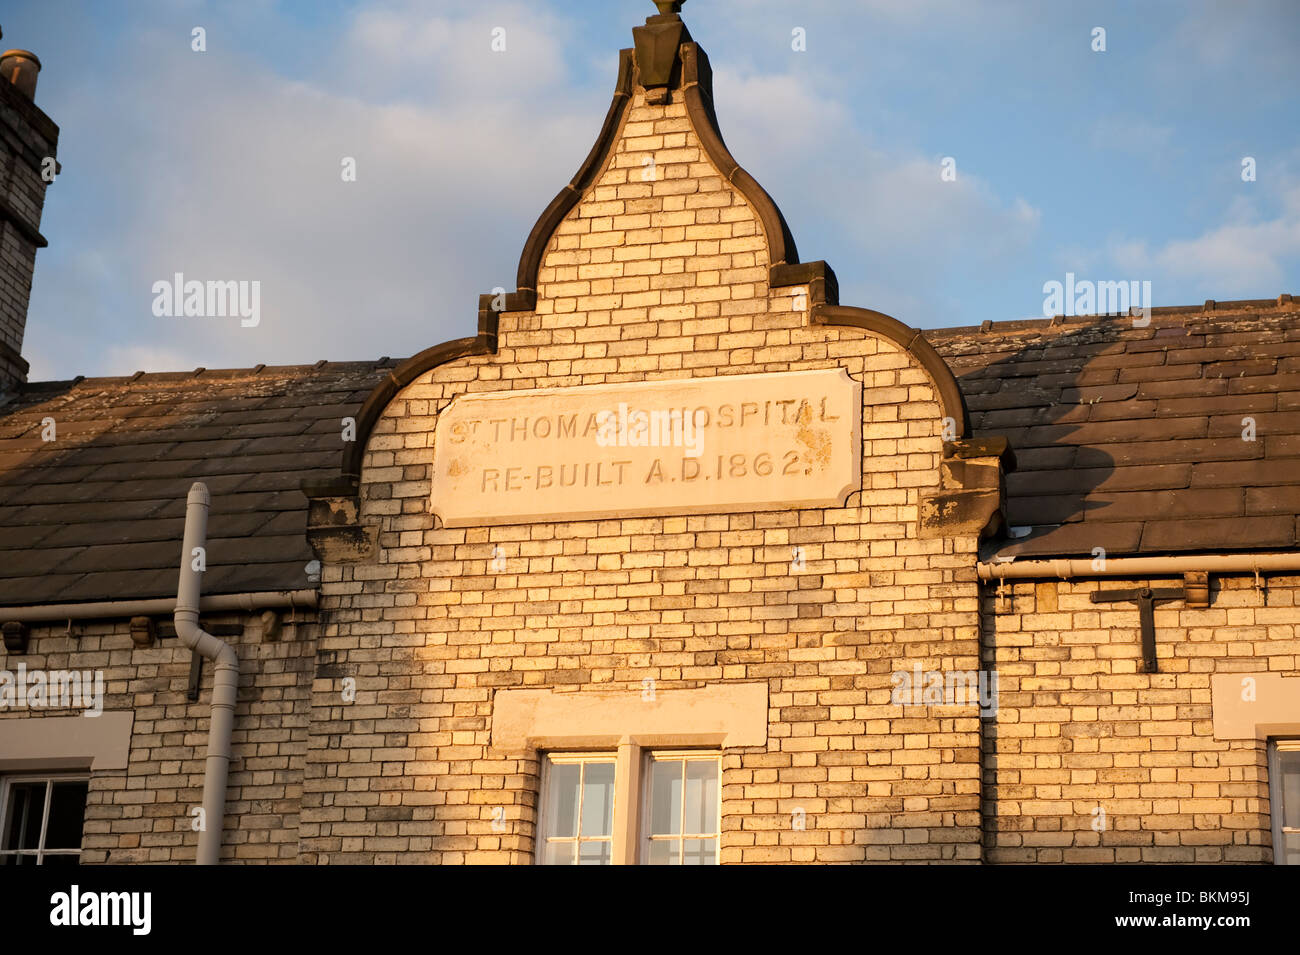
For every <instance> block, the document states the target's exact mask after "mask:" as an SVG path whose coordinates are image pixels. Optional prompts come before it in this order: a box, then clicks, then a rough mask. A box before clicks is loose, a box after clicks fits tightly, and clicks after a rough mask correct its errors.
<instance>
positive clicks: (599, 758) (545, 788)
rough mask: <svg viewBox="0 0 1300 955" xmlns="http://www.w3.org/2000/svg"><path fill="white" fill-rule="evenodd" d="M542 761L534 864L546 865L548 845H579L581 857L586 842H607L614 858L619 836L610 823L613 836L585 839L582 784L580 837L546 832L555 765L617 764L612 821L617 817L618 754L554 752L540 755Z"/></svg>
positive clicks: (581, 789) (580, 784)
mask: <svg viewBox="0 0 1300 955" xmlns="http://www.w3.org/2000/svg"><path fill="white" fill-rule="evenodd" d="M539 756H540V757H541V760H542V774H541V786H542V791H541V798H540V799H538V800H537V850H536V852H535V853H534V855H533V858H534V862H535V863H536V864H537V865H545V864H546V863H544V862H543V861H542V859H543V857H544V854H545V852H546V846H547V843H549V842H551V841H555V842H563V843H571V844H577V845H578V849H577V852H578V855H579V857H581V855H582V847H581V843H583V842H608V843H609V851H610V858H611V859H612V858H613V854H614V842H615V840H616V839H617V833H616V831H615V830H614V828H613V822H612V821H611V824H610V825H611V828H610V834H609V835H608V836H596V837H590V836H583V835H582V799H583V786H582V782H581V780H580V781H579V783H578V834H577V835H575V836H555V837H552V836H549V835H548V834H547V832H546V820H547V813H548V811H549V810H550V803H551V800H552V799H553V798H554V794H553V792H552V790H551V767H552V766H553V765H555V764H556V763H613V764H614V805H613V806H612V807H611V820H612V819H613V818H614V817H615V816H616V815H617V813H618V806H619V799H620V797H621V796H622V793H621V791H620V787H619V773H618V753H616V752H604V751H597V752H589V753H588V752H555V753H540V754H539ZM585 778H586V769H585V768H584V770H583V774H582V779H585Z"/></svg>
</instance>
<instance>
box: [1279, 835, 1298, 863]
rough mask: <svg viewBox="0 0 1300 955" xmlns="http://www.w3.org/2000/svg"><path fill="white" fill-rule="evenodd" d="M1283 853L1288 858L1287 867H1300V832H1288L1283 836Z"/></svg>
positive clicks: (1286, 859)
mask: <svg viewBox="0 0 1300 955" xmlns="http://www.w3.org/2000/svg"><path fill="white" fill-rule="evenodd" d="M1282 853H1283V855H1285V856H1286V858H1285V860H1284V864H1285V865H1300V832H1288V833H1286V834H1285V835H1283V836H1282Z"/></svg>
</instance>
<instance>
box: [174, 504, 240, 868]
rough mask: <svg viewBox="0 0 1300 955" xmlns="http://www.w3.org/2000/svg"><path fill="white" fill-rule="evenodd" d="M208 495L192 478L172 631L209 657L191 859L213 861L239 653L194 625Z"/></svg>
mask: <svg viewBox="0 0 1300 955" xmlns="http://www.w3.org/2000/svg"><path fill="white" fill-rule="evenodd" d="M211 502H212V498H211V496H210V495H209V494H208V488H207V485H206V484H203V483H202V482H198V481H196V482H195V483H194V485H193V486H192V487H191V488H190V493H189V497H188V498H187V499H186V504H185V543H184V544H183V545H182V547H181V572H180V579H179V580H178V581H177V584H176V611H175V614H174V615H173V619H174V620H175V622H176V636H177V637H179V638H180V641H181V643H183V644H185V646H187V647H189V648H190V649H191V650H193V651H194V652H195V653H198V654H201V655H202V656H204V657H207V658H208V659H209V660H211V661H213V663H214V672H213V676H212V716H211V719H210V720H209V726H208V759H207V766H206V768H205V770H204V773H203V820H202V828H201V829H200V831H199V848H198V852H197V853H196V855H195V857H194V863H195V865H216V864H217V863H218V862H219V861H220V858H221V835H222V832H223V830H224V829H225V825H226V781H227V779H228V776H229V773H230V733H231V729H232V727H233V725H234V721H235V699H236V696H237V694H238V691H239V656H238V654H236V653H235V650H234V648H233V647H231V646H230V644H228V643H223V642H222V641H220V640H218V639H217V638H216V637H214V636H212V634H210V633H205V632H204V631H203V630H202V629H200V627H199V588H200V585H201V584H202V580H203V571H201V570H195V569H194V566H193V563H192V560H191V555H192V554H194V552H195V550H196V549H199V548H203V547H204V546H205V545H206V544H207V540H208V506H209V505H210V504H211Z"/></svg>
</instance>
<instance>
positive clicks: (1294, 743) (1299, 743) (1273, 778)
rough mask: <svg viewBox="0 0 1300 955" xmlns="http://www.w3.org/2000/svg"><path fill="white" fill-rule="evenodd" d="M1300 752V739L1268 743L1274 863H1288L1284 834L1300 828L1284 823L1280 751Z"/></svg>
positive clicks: (1298, 830) (1278, 740)
mask: <svg viewBox="0 0 1300 955" xmlns="http://www.w3.org/2000/svg"><path fill="white" fill-rule="evenodd" d="M1296 752H1300V739H1273V740H1269V743H1268V799H1269V802H1268V808H1269V815H1270V816H1271V817H1272V820H1273V864H1274V865H1286V851H1285V844H1284V842H1285V840H1284V836H1285V835H1289V834H1291V833H1300V829H1295V828H1284V827H1283V825H1282V812H1281V810H1282V805H1283V803H1282V760H1281V758H1280V757H1279V755H1278V754H1279V753H1296Z"/></svg>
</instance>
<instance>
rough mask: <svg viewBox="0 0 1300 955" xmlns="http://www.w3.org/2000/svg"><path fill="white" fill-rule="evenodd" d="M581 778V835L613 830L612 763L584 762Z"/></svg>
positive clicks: (598, 833)
mask: <svg viewBox="0 0 1300 955" xmlns="http://www.w3.org/2000/svg"><path fill="white" fill-rule="evenodd" d="M584 766H585V772H584V773H583V778H582V835H584V836H608V835H610V833H612V832H613V831H614V764H613V763H586V764H584Z"/></svg>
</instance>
